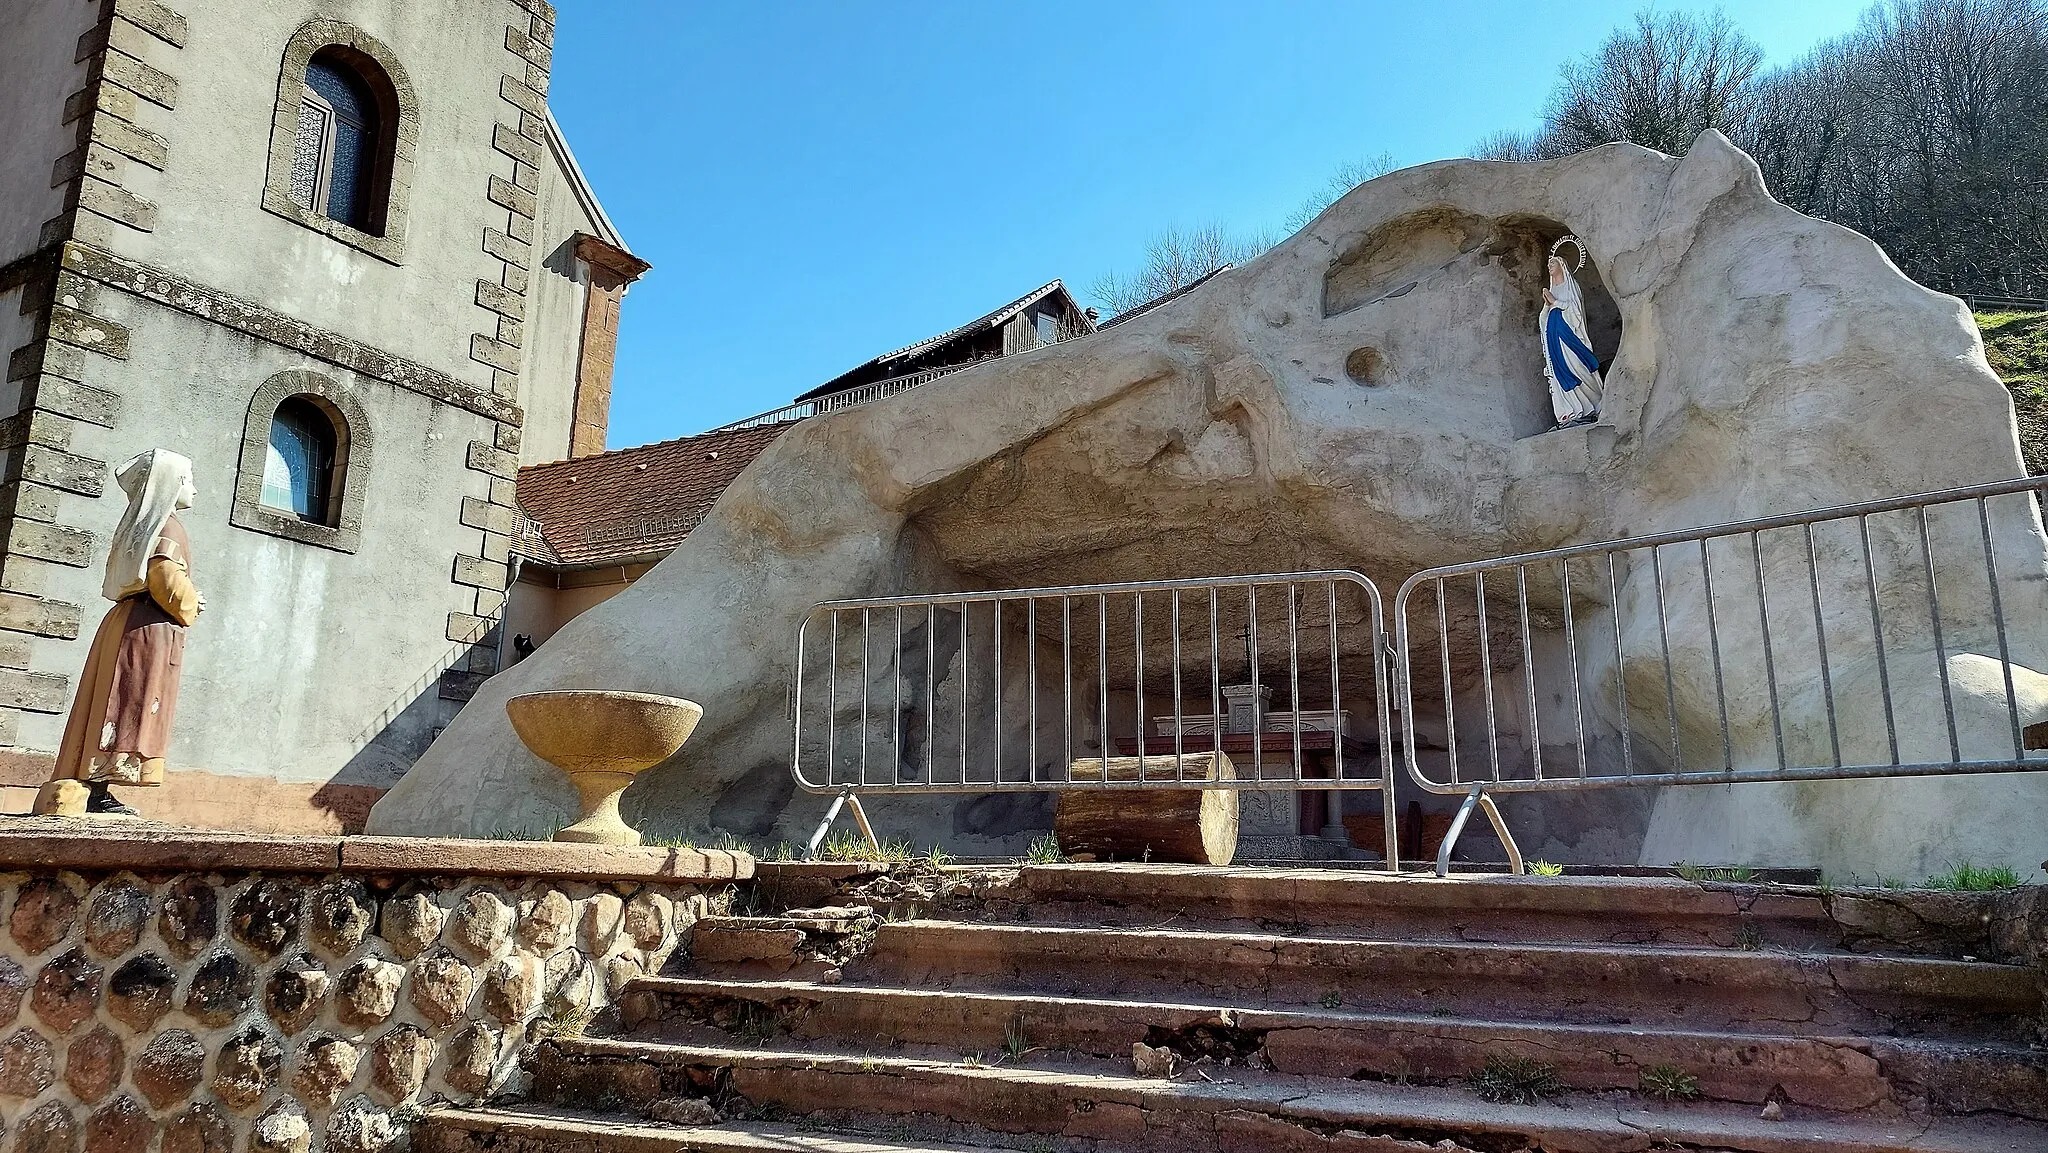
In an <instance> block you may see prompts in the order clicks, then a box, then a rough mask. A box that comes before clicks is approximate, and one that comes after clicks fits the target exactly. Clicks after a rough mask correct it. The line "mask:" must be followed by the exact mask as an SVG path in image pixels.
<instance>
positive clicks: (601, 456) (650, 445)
mask: <svg viewBox="0 0 2048 1153" xmlns="http://www.w3.org/2000/svg"><path fill="white" fill-rule="evenodd" d="M765 427H768V426H766V425H749V426H748V427H746V428H714V429H711V430H709V431H707V432H693V433H691V434H690V435H688V436H678V437H674V438H671V439H669V440H652V441H648V442H647V443H646V444H634V445H627V446H626V447H625V448H608V449H606V450H605V451H603V452H593V453H591V454H590V455H588V456H572V457H566V458H564V459H562V460H544V461H541V462H539V463H538V464H523V465H520V466H519V471H520V472H522V473H525V472H534V471H537V470H539V469H544V468H546V469H553V468H561V467H563V466H565V465H572V464H595V463H597V462H600V461H603V460H605V459H606V458H609V457H620V456H624V455H626V454H627V453H629V452H642V451H645V450H647V449H655V448H669V447H672V446H674V445H679V444H684V443H687V442H689V441H693V440H703V439H704V438H706V437H712V436H731V435H733V434H734V433H740V432H752V431H754V430H755V429H757V428H765Z"/></svg>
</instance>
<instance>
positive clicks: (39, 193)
mask: <svg viewBox="0 0 2048 1153" xmlns="http://www.w3.org/2000/svg"><path fill="white" fill-rule="evenodd" d="M98 15H99V6H98V5H97V4H89V3H86V0H8V3H7V5H6V11H5V14H4V16H0V27H4V29H5V31H4V33H0V80H4V82H0V264H5V263H7V262H8V261H10V260H13V259H15V258H17V257H20V256H23V255H26V254H28V253H30V252H33V251H35V249H36V247H37V240H38V239H39V237H40V235H41V232H42V227H43V222H44V221H46V220H48V219H50V218H51V217H53V216H55V215H57V213H58V212H60V211H61V210H62V209H63V207H64V193H63V190H61V189H56V188H51V187H50V172H51V167H52V166H53V165H54V164H55V163H56V161H57V158H58V157H60V156H62V155H64V154H65V153H66V152H69V151H71V149H72V148H73V147H74V144H75V141H74V139H73V135H74V131H73V127H72V126H68V125H66V124H64V123H63V120H64V98H65V97H67V96H69V95H71V94H72V93H73V92H76V91H78V90H79V89H80V88H82V87H84V86H85V65H84V64H80V63H74V62H73V61H72V57H73V56H74V55H76V53H77V45H78V38H79V36H81V35H82V34H84V33H85V32H86V31H87V30H88V29H90V28H91V27H92V25H93V21H94V20H95V19H96V18H97V17H98ZM9 347H12V346H9ZM7 411H9V412H12V411H14V410H13V409H11V408H10V409H8V410H7Z"/></svg>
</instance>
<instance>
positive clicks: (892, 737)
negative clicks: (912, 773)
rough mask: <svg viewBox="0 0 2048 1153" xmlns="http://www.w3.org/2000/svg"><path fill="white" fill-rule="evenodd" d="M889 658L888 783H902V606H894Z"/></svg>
mask: <svg viewBox="0 0 2048 1153" xmlns="http://www.w3.org/2000/svg"><path fill="white" fill-rule="evenodd" d="M891 651H892V652H893V653H894V654H895V655H894V656H893V657H891V658H890V663H891V664H892V665H893V666H894V668H893V669H892V670H891V671H892V672H893V673H894V674H895V675H893V676H891V677H890V678H889V680H890V682H891V683H892V684H893V685H894V686H895V690H896V693H895V699H894V703H893V706H892V710H891V712H890V713H889V783H890V784H892V785H900V784H902V783H903V606H902V605H897V606H896V647H895V648H894V649H893V650H891Z"/></svg>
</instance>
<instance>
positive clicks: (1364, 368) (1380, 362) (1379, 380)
mask: <svg viewBox="0 0 2048 1153" xmlns="http://www.w3.org/2000/svg"><path fill="white" fill-rule="evenodd" d="M1344 375H1346V376H1348V377H1350V378H1351V379H1352V381H1353V383H1356V384H1362V385H1365V386H1367V387H1368V388H1377V387H1378V386H1379V385H1381V384H1383V383H1385V382H1386V379H1387V358H1386V355H1385V354H1384V353H1382V352H1380V350H1379V349H1377V348H1354V349H1352V350H1351V354H1350V355H1349V356H1346V357H1345V358H1344Z"/></svg>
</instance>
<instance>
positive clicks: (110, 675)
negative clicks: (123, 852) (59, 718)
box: [51, 448, 205, 816]
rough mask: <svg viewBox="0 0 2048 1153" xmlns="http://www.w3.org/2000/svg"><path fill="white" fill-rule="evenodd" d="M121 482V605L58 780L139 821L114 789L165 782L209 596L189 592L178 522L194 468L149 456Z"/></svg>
mask: <svg viewBox="0 0 2048 1153" xmlns="http://www.w3.org/2000/svg"><path fill="white" fill-rule="evenodd" d="M114 478H115V479H116V480H117V481H119V482H120V485H121V491H123V492H125V493H127V494H128V507H127V509H126V510H125V511H123V512H122V514H121V522H120V524H119V525H118V526H117V527H116V528H115V529H114V541H113V547H112V550H111V551H110V552H109V553H108V556H107V577H106V582H105V584H103V585H102V586H101V590H100V591H101V593H102V594H103V595H104V596H105V597H106V598H107V599H108V600H110V601H113V602H114V607H113V608H112V609H110V610H108V612H107V615H106V619H104V620H102V621H101V622H100V627H99V631H98V632H97V633H95V634H94V635H93V638H92V648H91V650H90V651H89V652H88V653H87V654H86V658H85V671H84V672H82V673H80V674H79V677H78V695H77V696H76V697H74V698H73V700H72V702H71V717H70V719H69V720H68V721H66V722H65V725H64V743H63V745H62V746H61V747H60V749H59V751H58V753H57V771H56V773H55V774H54V775H53V776H52V778H51V779H52V781H63V780H74V781H81V782H84V784H85V785H86V788H87V789H88V796H87V799H86V806H85V807H86V811H87V812H88V813H114V814H119V815H123V816H134V815H136V813H135V810H134V809H132V808H129V807H128V806H127V805H124V804H122V803H121V802H120V801H118V800H116V799H115V798H114V796H113V794H112V793H111V792H109V791H108V786H110V785H161V784H163V780H164V752H165V748H166V746H168V745H169V744H170V739H171V717H172V714H173V713H174V712H175V711H176V709H177V704H178V672H179V667H180V666H181V665H182V664H183V663H184V654H185V629H186V628H187V627H189V626H190V625H191V624H192V622H193V621H195V620H197V619H198V617H199V610H200V609H201V608H202V607H203V606H204V605H205V598H203V597H201V596H200V595H199V590H198V589H197V588H195V587H194V586H193V584H192V568H191V565H192V562H191V556H192V544H191V541H190V540H189V539H187V537H186V536H185V526H184V525H182V524H180V523H178V516H177V512H178V510H179V509H184V508H191V507H192V500H193V498H194V497H195V496H197V495H198V494H197V491H196V490H195V488H194V487H193V484H192V462H191V461H190V460H187V459H186V458H184V457H182V456H179V455H178V454H177V453H175V452H167V451H165V450H164V449H160V448H156V449H151V450H149V451H148V452H145V453H143V454H142V455H141V456H138V457H136V458H135V459H134V460H131V461H129V462H128V463H127V464H124V465H122V466H121V470H120V471H119V472H117V473H115V474H114Z"/></svg>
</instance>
